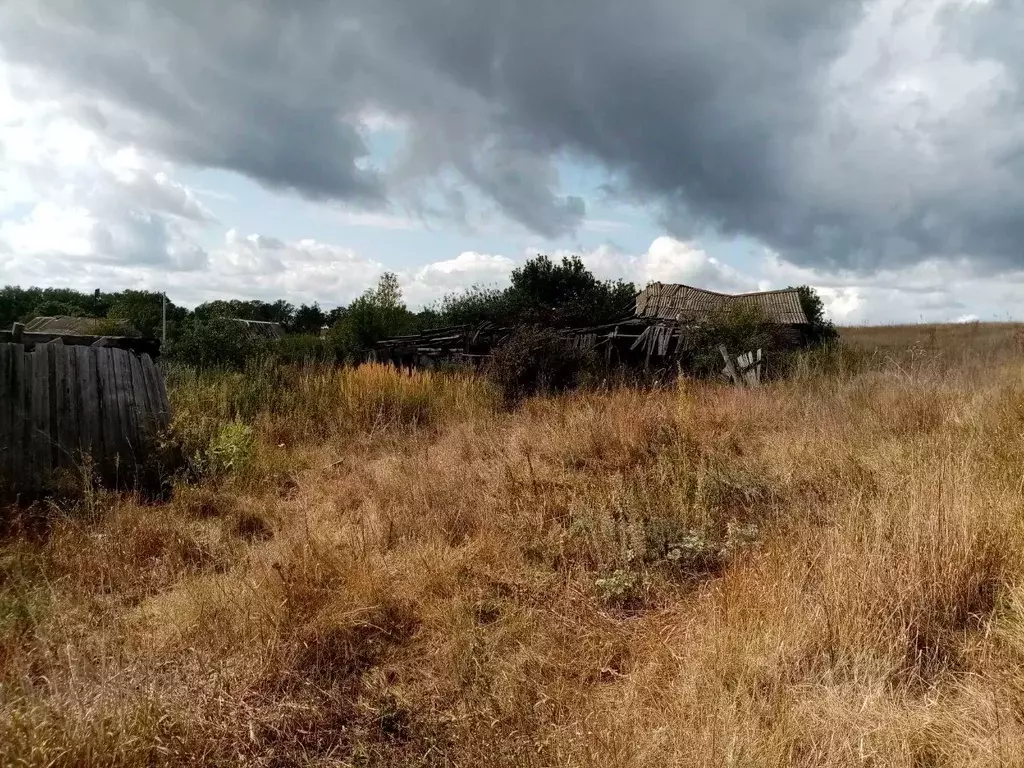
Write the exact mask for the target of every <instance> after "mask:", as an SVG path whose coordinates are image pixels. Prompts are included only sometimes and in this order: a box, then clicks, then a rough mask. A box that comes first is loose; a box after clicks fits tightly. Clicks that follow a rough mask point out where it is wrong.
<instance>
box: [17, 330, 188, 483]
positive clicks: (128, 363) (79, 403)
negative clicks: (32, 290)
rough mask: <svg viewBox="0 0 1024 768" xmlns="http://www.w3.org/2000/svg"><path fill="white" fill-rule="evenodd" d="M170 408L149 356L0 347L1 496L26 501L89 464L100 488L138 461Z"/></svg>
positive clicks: (125, 473)
mask: <svg viewBox="0 0 1024 768" xmlns="http://www.w3.org/2000/svg"><path fill="white" fill-rule="evenodd" d="M169 420H170V406H169V404H168V400H167V391H166V389H165V386H164V381H163V377H162V376H161V375H160V373H159V371H158V370H157V368H156V366H155V365H154V363H153V359H152V358H151V357H150V356H149V355H145V354H143V355H137V354H134V353H132V352H128V351H126V350H123V349H116V348H104V347H99V348H97V347H84V346H65V345H63V344H44V345H37V346H35V347H34V348H33V349H32V350H31V351H29V350H27V349H26V348H25V347H24V346H23V345H22V344H4V343H0V497H6V498H12V497H21V498H32V497H35V496H38V495H41V494H43V493H45V492H47V491H49V490H51V489H52V488H53V487H54V483H55V482H56V481H57V480H58V478H59V474H60V472H61V471H62V470H67V471H68V472H77V473H80V472H81V470H82V468H83V467H85V466H88V465H89V464H90V462H91V466H92V467H93V470H94V471H95V472H96V473H97V474H98V475H99V476H100V478H101V480H103V481H104V482H106V483H117V482H119V481H123V480H124V479H125V477H126V476H128V475H130V474H131V473H133V471H134V469H135V467H137V466H139V465H140V464H141V463H142V461H143V460H144V459H145V453H146V449H147V447H148V446H149V445H150V444H151V443H150V438H151V436H152V435H153V434H154V432H155V430H159V429H162V428H164V427H166V426H167V425H168V423H169Z"/></svg>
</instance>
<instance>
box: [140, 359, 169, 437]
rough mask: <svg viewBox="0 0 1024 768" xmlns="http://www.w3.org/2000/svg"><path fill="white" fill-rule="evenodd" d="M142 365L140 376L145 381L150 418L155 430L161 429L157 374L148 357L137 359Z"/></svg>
mask: <svg viewBox="0 0 1024 768" xmlns="http://www.w3.org/2000/svg"><path fill="white" fill-rule="evenodd" d="M139 362H140V363H141V364H142V375H143V377H144V378H145V381H146V398H147V399H148V400H149V407H150V416H151V417H152V419H153V422H154V426H155V428H156V429H158V430H159V429H163V427H164V414H163V413H161V410H162V408H163V404H162V403H161V402H160V389H159V387H157V383H156V379H157V376H159V372H158V371H157V370H156V366H155V365H154V364H153V358H151V357H150V356H149V355H142V356H141V357H140V359H139Z"/></svg>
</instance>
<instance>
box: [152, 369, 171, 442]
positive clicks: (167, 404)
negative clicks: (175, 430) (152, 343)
mask: <svg viewBox="0 0 1024 768" xmlns="http://www.w3.org/2000/svg"><path fill="white" fill-rule="evenodd" d="M153 371H154V373H156V389H157V396H158V398H159V400H160V410H161V412H162V413H163V419H164V427H168V426H170V424H171V401H170V400H169V399H168V398H167V385H166V384H165V383H164V375H163V372H162V371H161V370H160V369H159V368H157V367H156V364H155V363H154V365H153Z"/></svg>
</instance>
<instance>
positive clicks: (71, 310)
mask: <svg viewBox="0 0 1024 768" xmlns="http://www.w3.org/2000/svg"><path fill="white" fill-rule="evenodd" d="M32 316H33V317H90V315H89V314H88V313H87V312H86V311H85V310H84V309H82V308H81V307H80V306H79V305H78V304H71V303H69V302H67V301H58V300H56V299H45V300H44V301H42V302H41V303H40V304H37V305H36V307H35V309H33V310H32Z"/></svg>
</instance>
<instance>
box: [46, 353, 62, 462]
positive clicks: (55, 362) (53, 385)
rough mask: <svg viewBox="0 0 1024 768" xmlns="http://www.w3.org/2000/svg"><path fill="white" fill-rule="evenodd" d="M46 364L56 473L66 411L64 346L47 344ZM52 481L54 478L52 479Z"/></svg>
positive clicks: (52, 448) (49, 442)
mask: <svg viewBox="0 0 1024 768" xmlns="http://www.w3.org/2000/svg"><path fill="white" fill-rule="evenodd" d="M43 349H45V350H46V364H47V368H48V373H49V382H48V386H49V394H50V398H49V416H50V418H49V428H50V429H49V438H48V447H49V449H50V471H51V473H53V472H55V471H56V470H57V469H58V468H59V467H60V464H61V453H62V451H61V445H60V420H61V411H63V409H64V355H63V352H64V345H63V344H61V343H59V342H58V343H56V344H47V345H46V346H45V347H43ZM51 479H52V478H51Z"/></svg>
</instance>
